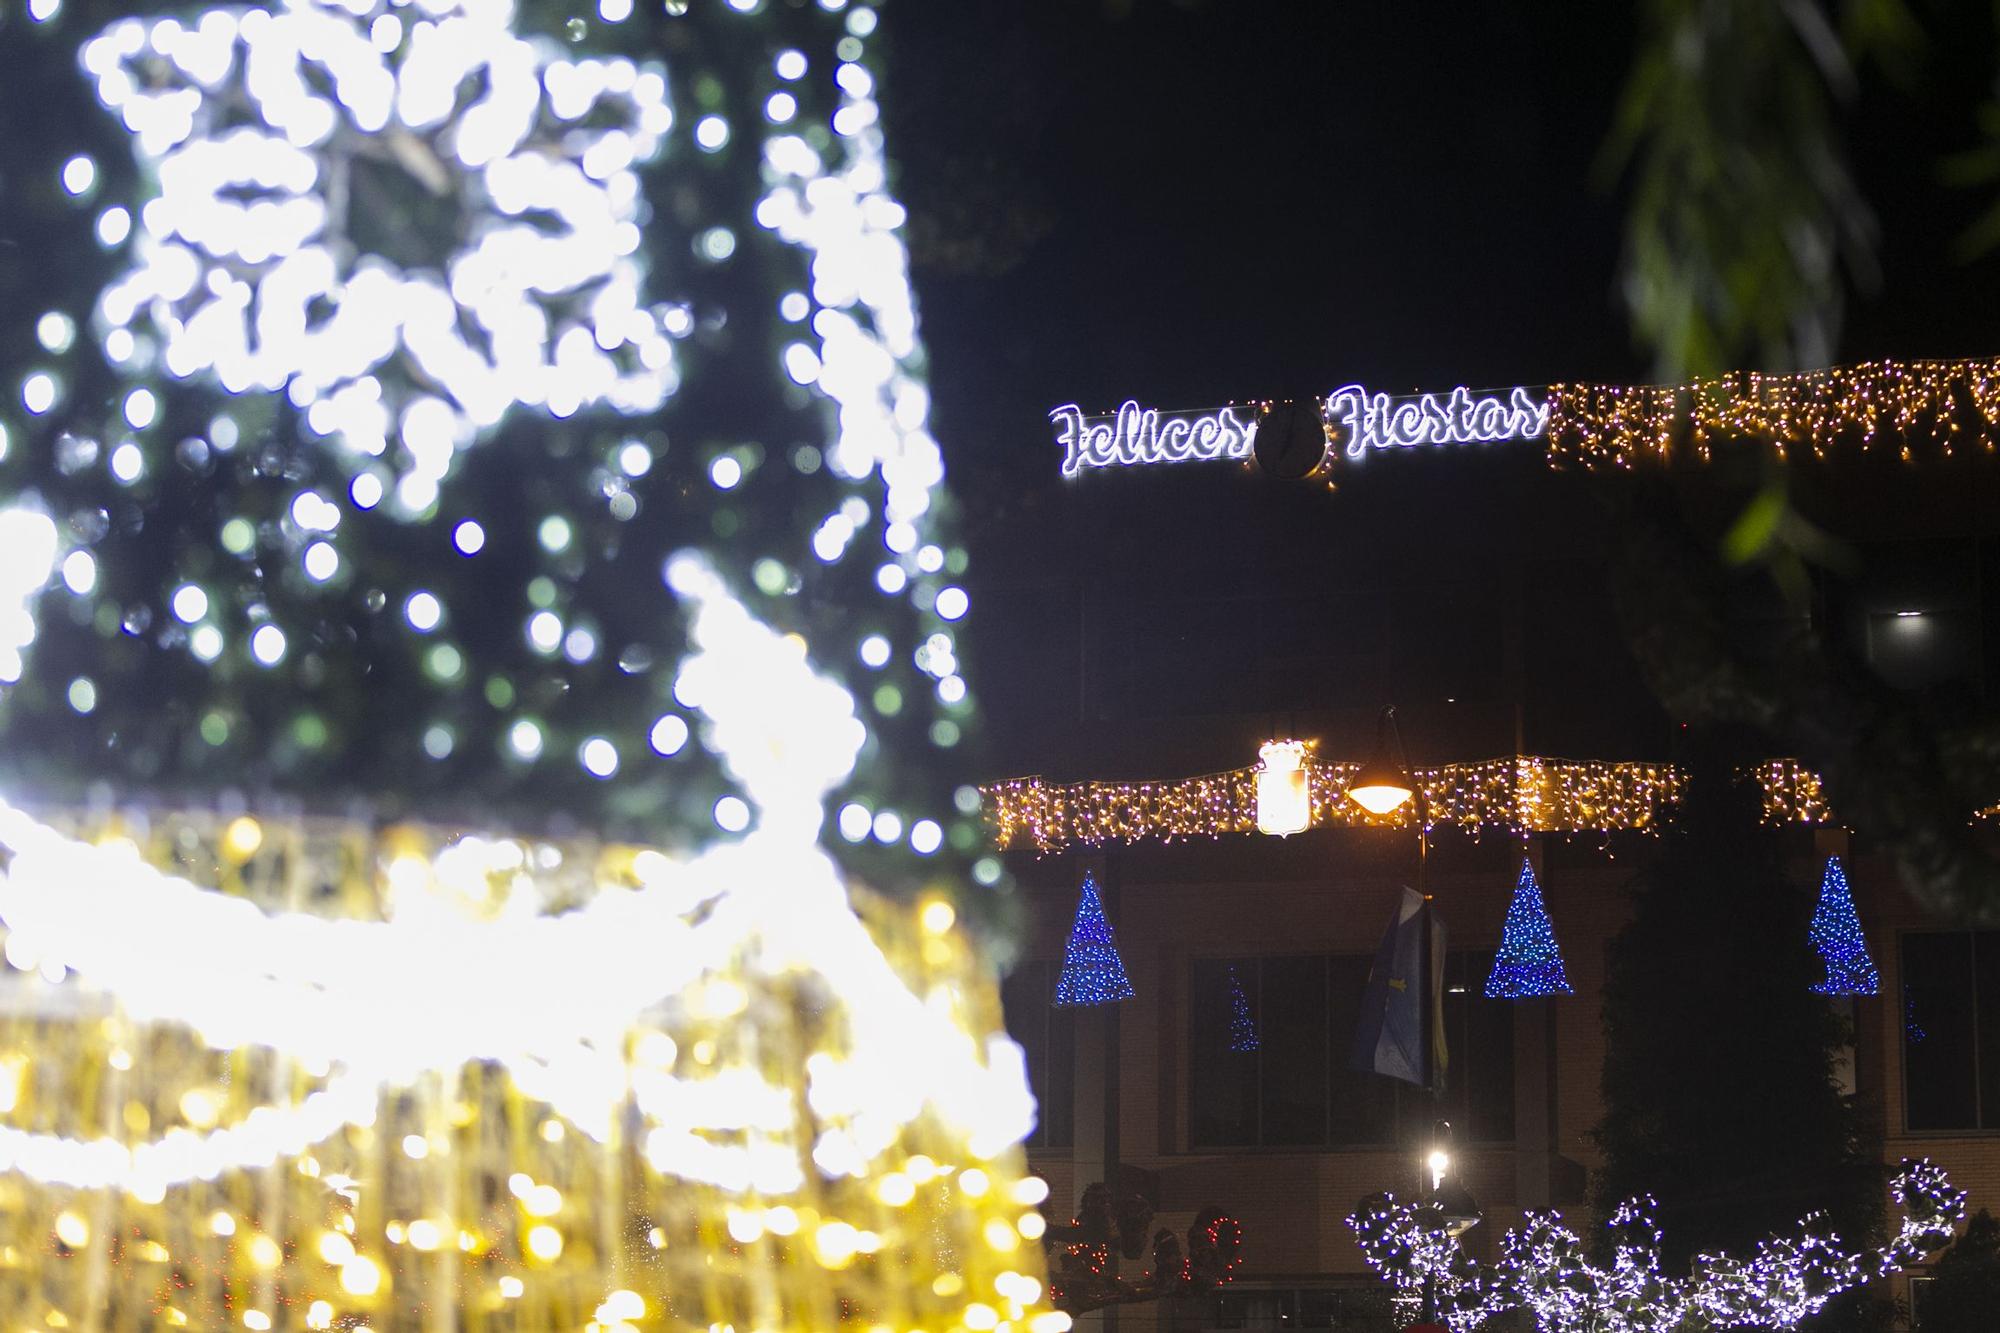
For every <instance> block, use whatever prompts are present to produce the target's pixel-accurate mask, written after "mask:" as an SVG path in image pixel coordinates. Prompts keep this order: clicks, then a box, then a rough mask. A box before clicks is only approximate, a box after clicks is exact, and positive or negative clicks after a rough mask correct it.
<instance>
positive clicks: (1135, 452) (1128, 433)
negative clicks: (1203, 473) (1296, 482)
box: [1049, 403, 1257, 477]
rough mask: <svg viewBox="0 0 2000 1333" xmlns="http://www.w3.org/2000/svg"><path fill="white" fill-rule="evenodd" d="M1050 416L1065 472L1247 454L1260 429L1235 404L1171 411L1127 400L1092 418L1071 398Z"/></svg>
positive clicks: (1246, 455) (1245, 455)
mask: <svg viewBox="0 0 2000 1333" xmlns="http://www.w3.org/2000/svg"><path fill="white" fill-rule="evenodd" d="M1049 420H1051V421H1053V422H1055V423H1056V442H1057V443H1059V444H1061V445H1062V447H1063V465H1062V470H1063V475H1064V476H1065V477H1074V476H1075V475H1076V474H1077V473H1079V472H1081V471H1082V470H1083V469H1084V468H1087V467H1132V466H1134V465H1137V464H1140V463H1190V462H1199V461H1203V460H1206V459H1211V458H1248V457H1249V456H1250V450H1251V448H1252V445H1253V443H1254V440H1255V437H1256V433H1257V423H1256V421H1255V420H1254V419H1250V420H1246V419H1244V418H1243V417H1240V416H1238V415H1237V414H1236V409H1235V408H1233V407H1221V408H1217V409H1216V410H1214V411H1212V412H1200V413H1194V412H1173V413H1167V412H1161V411H1160V410H1159V409H1158V408H1156V407H1140V406H1139V405H1138V404H1137V403H1126V404H1125V405H1124V406H1123V407H1121V408H1119V409H1118V414H1117V415H1116V416H1113V417H1109V418H1104V417H1099V418H1091V417H1086V416H1084V414H1083V412H1082V410H1081V409H1079V408H1078V407H1077V406H1076V405H1075V404H1074V403H1069V404H1065V405H1064V406H1062V407H1058V408H1057V409H1056V410H1055V411H1053V412H1051V413H1049Z"/></svg>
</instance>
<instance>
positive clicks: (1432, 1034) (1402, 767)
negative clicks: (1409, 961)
mask: <svg viewBox="0 0 2000 1333" xmlns="http://www.w3.org/2000/svg"><path fill="white" fill-rule="evenodd" d="M1347 795H1348V797H1349V798H1350V799H1351V800H1353V801H1354V803H1355V804H1356V805H1359V806H1360V807H1361V808H1362V809H1364V810H1366V811H1368V813H1370V814H1372V815H1390V814H1394V813H1395V812H1396V811H1398V810H1400V809H1402V808H1403V806H1404V805H1405V804H1407V803H1408V802H1409V801H1410V800H1411V799H1413V798H1414V799H1415V801H1416V803H1417V893H1418V894H1419V895H1420V896H1421V897H1422V898H1423V900H1424V908H1423V947H1422V949H1421V950H1420V953H1421V954H1422V962H1423V975H1422V978H1421V981H1420V985H1421V986H1422V997H1423V1016H1422V1020H1421V1022H1422V1030H1423V1033H1424V1042H1425V1045H1426V1047H1427V1050H1426V1054H1425V1059H1424V1081H1425V1083H1426V1084H1427V1085H1428V1086H1429V1087H1430V1090H1431V1099H1432V1105H1433V1107H1434V1108H1435V1105H1436V1099H1437V1095H1438V1092H1439V1091H1440V1089H1439V1087H1438V1083H1439V1079H1438V1071H1437V1068H1436V1064H1435V1057H1436V1054H1437V1046H1438V1044H1439V1041H1438V1038H1439V1035H1440V1034H1439V1031H1438V1025H1439V1023H1440V1016H1439V1014H1438V1012H1437V993H1436V992H1437V980H1438V979H1437V978H1436V977H1435V976H1434V975H1432V973H1433V970H1434V968H1435V965H1436V960H1434V959H1433V958H1432V957H1431V942H1432V939H1433V936H1432V934H1431V928H1432V924H1433V923H1432V920H1431V895H1430V888H1429V886H1428V885H1427V884H1426V883H1425V873H1424V872H1425V870H1426V869H1427V868H1428V863H1429V861H1430V848H1431V831H1430V823H1431V812H1430V803H1429V802H1428V801H1426V800H1425V799H1424V789H1423V787H1422V786H1421V785H1420V784H1419V783H1418V782H1417V780H1416V779H1415V778H1414V777H1412V776H1411V774H1410V765H1409V756H1408V755H1407V754H1405V753H1404V752H1403V730H1402V728H1401V727H1399V726H1397V725H1396V709H1395V706H1394V705H1393V704H1392V705H1388V706H1385V707H1384V708H1383V709H1382V715H1381V716H1380V717H1379V718H1377V719H1376V721H1375V751H1374V753H1373V754H1371V755H1369V756H1368V762H1367V763H1365V764H1363V765H1362V766H1361V770H1360V771H1359V772H1358V773H1356V774H1355V775H1354V780H1353V781H1352V782H1350V783H1348V784H1347Z"/></svg>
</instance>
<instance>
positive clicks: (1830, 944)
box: [1811, 856, 1882, 995]
mask: <svg viewBox="0 0 2000 1333" xmlns="http://www.w3.org/2000/svg"><path fill="white" fill-rule="evenodd" d="M1811 935H1812V942H1813V948H1815V949H1817V950H1819V956H1820V958H1821V960H1822V961H1824V962H1825V963H1826V980H1824V981H1822V982H1820V983H1818V984H1817V985H1815V986H1814V987H1813V990H1814V991H1816V992H1818V993H1819V994H1821V995H1874V994H1877V993H1879V992H1880V991H1881V989H1882V974H1881V973H1880V972H1878V971H1877V970H1876V968H1875V960H1874V959H1873V958H1871V957H1870V956H1869V954H1868V939H1867V937H1866V936H1864V935H1863V934H1862V933H1861V918H1860V917H1859V916H1858V915H1856V913H1855V911H1854V894H1853V892H1852V890H1850V889H1849V888H1848V887H1847V872H1846V871H1845V870H1844V869H1842V868H1841V864H1840V858H1839V857H1837V856H1829V857H1827V858H1826V873H1825V874H1824V875H1822V876H1821V877H1820V882H1819V905H1818V906H1817V907H1815V908H1814V909H1813V919H1812V929H1811Z"/></svg>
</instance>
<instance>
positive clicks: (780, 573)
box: [0, 0, 1000, 887]
mask: <svg viewBox="0 0 2000 1333" xmlns="http://www.w3.org/2000/svg"><path fill="white" fill-rule="evenodd" d="M173 14H174V17H171V18H169V17H163V16H160V15H157V14H147V15H141V16H134V15H132V14H131V13H130V11H128V10H126V9H124V8H121V7H114V6H111V5H106V4H98V3H92V2H91V0H68V2H67V3H65V2H64V0H25V3H21V2H20V0H15V2H13V3H10V5H9V7H8V8H7V9H6V10H5V11H4V12H0V118H4V119H5V121H6V122H7V123H8V124H12V125H28V124H33V125H37V126H43V127H48V128H47V130H46V131H45V132H37V133H33V134H21V133H17V134H10V135H7V136H5V138H4V141H3V142H0V312H4V317H0V386H4V397H0V441H4V454H0V506H5V505H11V506H15V507H27V508H34V509H39V510H41V511H43V512H45V513H46V514H47V515H48V516H49V517H50V518H51V519H53V521H54V523H55V525H56V528H57V530H58V533H59V536H60V543H59V551H58V555H57V562H58V569H59V576H58V577H57V578H56V579H55V580H54V582H53V584H52V587H51V589H50V591H48V592H47V593H46V594H45V595H44V596H43V597H42V598H41V601H40V604H39V609H38V620H39V634H38V637H37V640H36V642H35V643H34V645H33V646H32V648H30V649H29V650H28V651H27V652H26V654H25V667H24V671H23V673H22V674H21V676H20V679H19V681H18V683H13V684H7V685H4V686H0V781H4V782H5V784H6V785H7V787H8V789H10V790H13V791H15V792H17V793H21V794H28V795H32V796H34V797H36V798H40V799H48V798H71V797H75V796H78V795H80V794H82V793H83V792H85V791H86V790H87V789H88V788H89V786H90V784H92V783H93V782H98V781H105V782H109V783H110V784H111V785H112V789H113V790H115V791H116V792H117V793H118V794H119V796H120V797H121V798H126V797H140V796H155V797H165V798H169V799H172V800H174V801H177V802H185V801H186V800H187V799H188V798H189V797H190V796H193V797H197V798H201V797H206V796H208V795H210V794H214V793H219V792H223V791H227V790H231V789H236V790H241V791H243V792H245V793H246V794H247V795H248V796H249V797H250V799H251V800H252V801H253V802H270V801H279V802H286V801H291V802H304V803H306V804H309V805H311V806H314V807H325V806H327V805H329V804H335V803H340V804H345V803H351V802H359V803H363V804H364V806H365V808H366V809H367V810H368V811H369V812H371V813H373V814H377V815H385V816H386V815H399V814H405V813H420V814H423V815H425V816H428V817H431V818H436V819H445V820H454V819H466V820H476V821H478V822H482V823H485V822H491V821H494V820H508V821H512V822H514V823H516V824H517V825H519V824H520V822H521V821H524V820H525V821H528V826H530V827H538V826H544V825H547V824H549V823H551V822H554V823H557V824H563V823H575V824H580V825H585V826H588V827H591V828H593V829H597V830H601V831H607V832H619V833H625V834H634V835H640V836H643V837H644V838H645V839H646V840H648V841H651V842H654V843H665V844H668V845H675V846H692V845H696V844H699V843H702V842H706V841H710V840H713V839H714V838H715V837H717V836H726V835H729V834H733V833H736V832H740V831H741V830H742V829H743V828H744V827H745V825H746V823H747V821H748V819H749V812H748V808H747V806H746V805H745V803H744V802H743V801H742V800H741V799H739V797H738V795H737V792H738V786H737V783H736V781H735V780H734V778H733V777H732V774H731V772H730V771H728V769H727V768H726V766H725V765H724V764H722V763H721V762H720V761H719V760H718V758H717V757H716V755H717V752H718V751H719V749H720V747H719V746H718V745H717V743H716V742H715V740H714V737H713V736H712V735H711V734H709V731H708V730H706V729H705V728H704V727H703V725H702V724H701V723H700V722H699V721H698V719H697V714H696V712H695V711H694V705H696V704H698V703H699V699H698V698H694V697H691V692H692V691H695V690H697V689H698V688H699V684H698V682H695V681H691V680H689V679H685V678H683V677H682V676H681V674H680V666H681V663H682V661H683V659H684V658H685V656H686V655H687V653H688V651H689V647H690V644H689V642H688V639H689V624H688V620H687V618H686V616H685V614H684V610H683V607H682V606H681V604H680V602H679V600H678V599H677V598H676V596H675V594H674V592H673V591H672V590H671V589H670V588H669V587H668V586H667V585H666V582H665V579H664V569H665V566H666V564H667V562H668V561H669V559H670V558H671V557H672V556H674V555H675V554H676V553H680V552H695V553H698V554H700V555H701V556H703V557H705V558H706V560H707V561H708V562H709V563H710V565H711V566H712V567H713V568H715V569H716V570H718V571H719V572H720V573H721V574H722V576H723V578H724V580H725V582H726V584H727V585H728V588H729V591H730V593H731V594H732V595H733V596H735V597H736V598H738V599H740V600H741V601H742V602H743V603H744V605H745V606H746V607H747V608H748V609H749V610H750V612H751V613H752V614H753V615H754V616H755V617H757V618H758V619H760V620H761V621H763V622H764V623H766V624H768V625H770V626H771V627H773V628H774V629H776V630H777V631H778V632H779V633H781V634H786V635H794V636H797V639H798V641H799V642H800V643H802V644H803V647H804V650H805V652H806V653H807V654H808V655H809V657H810V659H811V661H812V662H813V664H814V666H815V668H816V669H817V670H818V671H820V672H821V673H822V674H825V675H829V676H831V677H833V678H834V679H836V680H838V681H840V682H841V683H842V684H843V685H844V686H845V688H846V689H847V690H848V691H849V692H850V693H851V694H852V695H853V697H854V700H855V713H856V716H857V717H859V718H860V719H861V720H862V722H863V724H864V725H865V728H866V733H867V734H866V737H865V740H863V743H862V751H861V756H860V759H859V762H858V763H857V765H856V767H855V770H854V773H853V775H852V777H851V778H850V779H849V780H848V781H847V782H846V783H845V785H844V786H843V787H842V788H840V789H839V790H838V791H836V792H835V793H834V795H833V797H832V799H831V801H830V802H829V804H828V806H827V810H828V815H829V819H830V822H831V823H832V824H833V825H834V827H837V828H838V830H839V832H840V834H841V835H842V837H841V838H838V839H836V838H832V837H829V838H827V840H826V841H827V842H828V843H829V844H830V845H832V846H833V847H835V848H838V849H840V850H841V856H842V859H843V861H844V862H845V863H847V864H848V866H849V868H850V869H852V870H854V871H856V872H857V873H859V874H861V875H862V876H863V877H864V878H867V879H870V880H872V881H874V882H876V883H880V884H887V885H891V886H906V887H907V886H911V885H914V884H917V883H928V882H933V881H937V882H958V881H962V879H963V878H964V877H965V875H966V874H967V873H968V872H969V873H970V874H972V876H973V877H974V878H976V879H977V880H978V881H979V882H981V883H986V884H991V883H994V882H996V881H997V880H998V878H999V874H1000V871H999V867H998V864H997V863H996V862H994V861H991V860H983V859H976V858H977V847H978V841H979V839H978V828H977V823H976V797H975V796H974V794H973V793H972V791H971V790H970V788H968V787H965V786H962V785H960V783H959V781H958V777H959V773H960V769H961V763H960V755H961V752H962V749H963V747H964V745H965V743H966V741H967V737H968V731H969V728H970V724H971V721H972V710H971V704H970V701H969V700H968V698H967V696H966V691H965V684H964V681H963V679H962V678H961V677H960V675H959V674H958V648H957V643H956V636H957V634H958V631H959V627H960V624H961V618H962V617H963V616H964V614H965V612H966V609H967V604H966V597H965V594H964V592H963V591H962V589H961V586H960V578H959V576H960V575H961V574H962V573H963V569H964V561H965V557H964V553H963V551H962V550H961V549H960V548H959V547H957V546H956V545H954V544H953V542H952V539H951V536H950V529H949V522H948V514H946V513H945V512H943V510H944V498H943V493H942V491H941V489H939V486H938V483H939V482H940V480H941V478H942V468H941V465H940V461H939V453H938V449H937V446H936V444H935V442H934V441H933V440H932V438H931V436H930V435H929V434H928V431H927V425H926V421H927V412H928V398H927V393H926V390H925V387H924V383H923V364H922V351H921V348H920V346H919V344H918V343H917V341H916V338H915V322H914V313H913V310H912V306H911V301H910V294H909V289H908V285H907V280H906V274H905V271H904V255H903V248H902V245H901V242H900V240H899V238H898V235H897V229H898V228H899V226H900V225H901V223H902V220H903V218H902V210H901V209H900V207H899V206H898V205H897V204H896V203H895V201H894V200H893V199H892V198H891V197H890V196H889V195H888V193H887V192H886V188H885V187H886V179H885V163H884V158H883V156H882V152H881V145H880V135H879V131H878V129H877V127H876V125H875V119H876V107H875V103H874V101H873V85H872V78H871V75H870V74H869V72H868V70H867V68H866V67H865V66H864V65H863V64H862V63H860V62H861V58H862V53H863V50H864V48H865V45H866V44H867V42H868V41H869V39H870V38H871V37H872V36H873V34H874V31H875V25H876V15H875V13H874V11H873V10H872V9H869V8H865V7H861V6H848V5H846V4H844V3H840V2H839V0H821V2H820V3H816V4H812V5H807V4H803V3H779V2H775V0H754V2H752V3H747V4H746V3H737V0H730V3H727V4H725V3H722V2H721V0H715V2H714V3H700V4H693V5H689V4H686V3H682V2H680V0H669V3H667V4H666V5H665V7H664V8H661V7H659V6H654V7H651V8H648V9H644V10H635V9H634V7H633V6H632V5H631V3H630V0H601V4H600V5H599V6H598V8H597V9H596V10H595V11H594V12H586V11H584V10H581V9H579V8H576V7H574V6H571V5H566V4H560V3H547V2H546V0H539V2H531V3H526V4H523V5H522V6H520V8H519V9H518V11H517V10H516V9H515V8H514V7H513V6H512V5H511V4H509V3H507V2H506V0H463V2H462V3H446V2H445V0H420V2H419V3H413V4H400V3H389V2H388V0H383V3H373V2H372V0H350V2H348V3H328V2H322V0H295V2H294V3H292V4H291V5H290V6H289V7H286V8H276V9H272V10H270V11H268V12H266V11H260V10H250V9H224V8H218V9H213V10H207V11H188V10H175V11H173ZM888 756H894V759H895V762H894V763H893V764H891V763H888V762H885V759H886V758H887V757H888ZM910 853H915V854H916V855H914V856H912V855H910Z"/></svg>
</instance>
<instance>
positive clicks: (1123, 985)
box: [1056, 870, 1132, 1005]
mask: <svg viewBox="0 0 2000 1333" xmlns="http://www.w3.org/2000/svg"><path fill="white" fill-rule="evenodd" d="M1131 998H1132V983H1131V982H1130V981H1129V980H1127V979H1126V977H1125V961H1124V960H1123V959H1122V958H1120V957H1119V956H1118V941H1117V940H1116V939H1115V938H1114V937H1113V936H1112V934H1111V923H1110V922H1109V921H1106V920H1105V919H1104V904H1103V903H1102V902H1100V901H1099V900H1098V897H1097V881H1096V879H1094V878H1093V877H1092V876H1091V874H1090V872H1089V871H1087V870H1086V871H1085V872H1084V874H1083V896H1082V897H1081V898H1080V899H1079V900H1078V901H1077V904H1076V923H1075V924H1074V925H1072V926H1071V927H1070V929H1069V943H1068V944H1066V945H1064V946H1063V968H1062V976H1061V977H1059V978H1058V979H1057V980H1056V1003H1057V1004H1058V1005H1084V1004H1116V1003H1117V1002H1118V1001H1120V1000H1129V999H1131Z"/></svg>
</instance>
